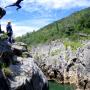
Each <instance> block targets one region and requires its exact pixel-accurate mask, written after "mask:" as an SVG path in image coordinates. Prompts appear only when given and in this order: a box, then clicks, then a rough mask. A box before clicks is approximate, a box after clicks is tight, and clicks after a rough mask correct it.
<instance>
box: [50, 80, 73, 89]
mask: <svg viewBox="0 0 90 90" xmlns="http://www.w3.org/2000/svg"><path fill="white" fill-rule="evenodd" d="M49 90H75V89H74V86H71V85H68V84H65V85H62V84H57V83H56V82H54V81H49Z"/></svg>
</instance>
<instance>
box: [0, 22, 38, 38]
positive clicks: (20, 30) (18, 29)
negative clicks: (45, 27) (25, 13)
mask: <svg viewBox="0 0 90 90" xmlns="http://www.w3.org/2000/svg"><path fill="white" fill-rule="evenodd" d="M7 22H8V20H3V22H1V25H2V30H3V31H4V32H6V25H7ZM12 29H13V32H14V36H15V37H17V36H22V35H24V34H26V33H27V32H32V31H33V30H37V29H38V28H36V27H32V26H26V25H23V26H22V25H18V23H12Z"/></svg>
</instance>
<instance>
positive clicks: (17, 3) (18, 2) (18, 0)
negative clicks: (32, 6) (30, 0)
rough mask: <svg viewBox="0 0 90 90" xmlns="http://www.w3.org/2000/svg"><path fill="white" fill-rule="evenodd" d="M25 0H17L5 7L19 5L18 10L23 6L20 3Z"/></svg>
mask: <svg viewBox="0 0 90 90" xmlns="http://www.w3.org/2000/svg"><path fill="white" fill-rule="evenodd" d="M22 1H23V0H17V1H16V2H15V3H13V4H12V5H9V6H6V7H5V8H7V7H11V6H17V7H18V8H17V10H18V9H20V8H21V6H20V3H21V2H22Z"/></svg>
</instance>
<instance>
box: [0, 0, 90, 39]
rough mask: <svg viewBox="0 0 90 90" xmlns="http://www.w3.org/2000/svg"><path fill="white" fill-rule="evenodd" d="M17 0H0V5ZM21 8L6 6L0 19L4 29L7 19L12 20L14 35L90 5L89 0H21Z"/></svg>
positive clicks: (35, 28)
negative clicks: (4, 13)
mask: <svg viewBox="0 0 90 90" xmlns="http://www.w3.org/2000/svg"><path fill="white" fill-rule="evenodd" d="M16 1H17V0H0V7H3V8H4V7H5V6H7V5H10V4H12V3H14V2H16ZM20 5H21V6H22V8H21V9H20V10H19V11H16V7H8V8H6V9H5V10H6V15H5V16H4V17H3V18H2V19H1V20H0V23H1V24H2V29H3V30H4V31H5V30H6V24H7V22H8V21H11V22H12V28H13V32H14V36H15V37H16V36H21V35H24V34H26V33H27V32H32V31H33V30H35V31H37V30H39V29H40V28H42V27H44V26H45V25H48V24H50V23H52V22H54V21H56V20H59V19H61V18H64V17H67V16H69V15H70V14H72V13H73V12H76V11H79V10H81V9H84V8H87V7H89V6H90V0H23V2H21V4H20Z"/></svg>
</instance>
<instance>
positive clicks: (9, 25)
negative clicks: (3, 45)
mask: <svg viewBox="0 0 90 90" xmlns="http://www.w3.org/2000/svg"><path fill="white" fill-rule="evenodd" d="M6 30H7V35H8V41H9V42H10V43H12V35H13V31H12V25H11V22H10V21H9V22H8V24H7V26H6Z"/></svg>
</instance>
